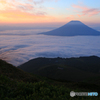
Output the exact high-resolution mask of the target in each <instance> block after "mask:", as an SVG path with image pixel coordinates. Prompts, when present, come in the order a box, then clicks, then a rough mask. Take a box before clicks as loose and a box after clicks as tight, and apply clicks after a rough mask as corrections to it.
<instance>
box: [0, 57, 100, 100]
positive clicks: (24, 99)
mask: <svg viewBox="0 0 100 100" xmlns="http://www.w3.org/2000/svg"><path fill="white" fill-rule="evenodd" d="M57 59H58V58H57ZM59 66H60V65H59ZM56 67H58V65H57V66H56ZM98 79H99V78H98ZM92 81H93V80H92ZM71 91H75V92H98V93H100V84H94V83H87V82H70V81H66V82H60V81H59V80H52V79H48V78H46V77H42V76H37V75H33V74H29V73H27V72H24V71H22V70H20V69H18V68H16V67H14V66H13V65H11V64H8V63H6V62H5V61H2V60H0V100H100V96H97V97H85V96H83V97H80V96H75V97H73V98H72V97H70V92H71Z"/></svg>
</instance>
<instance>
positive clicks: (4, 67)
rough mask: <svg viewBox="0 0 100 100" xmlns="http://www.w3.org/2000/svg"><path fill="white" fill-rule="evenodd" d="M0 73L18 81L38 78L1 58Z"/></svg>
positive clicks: (31, 80) (34, 80)
mask: <svg viewBox="0 0 100 100" xmlns="http://www.w3.org/2000/svg"><path fill="white" fill-rule="evenodd" d="M0 75H5V76H7V77H8V78H10V79H12V80H13V79H16V80H18V81H26V82H27V81H28V82H29V81H30V82H37V81H38V79H37V78H36V77H35V76H32V75H30V74H29V73H27V72H24V71H22V70H20V69H18V68H16V67H15V66H13V65H11V64H9V63H7V62H5V61H3V60H0Z"/></svg>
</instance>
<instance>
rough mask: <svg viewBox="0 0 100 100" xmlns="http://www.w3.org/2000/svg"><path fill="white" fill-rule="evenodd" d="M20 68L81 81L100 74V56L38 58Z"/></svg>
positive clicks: (58, 77)
mask: <svg viewBox="0 0 100 100" xmlns="http://www.w3.org/2000/svg"><path fill="white" fill-rule="evenodd" d="M18 68H20V69H22V70H24V71H26V72H30V73H33V74H37V75H41V76H45V77H48V78H52V79H58V80H70V81H72V80H73V81H79V80H83V79H86V78H90V77H95V76H100V58H99V57H96V56H90V57H79V58H59V57H58V58H36V59H33V60H30V61H28V62H26V63H24V64H22V65H20V66H18Z"/></svg>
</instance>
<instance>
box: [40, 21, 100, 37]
mask: <svg viewBox="0 0 100 100" xmlns="http://www.w3.org/2000/svg"><path fill="white" fill-rule="evenodd" d="M39 34H44V35H54V36H81V35H82V36H98V35H100V32H99V31H96V30H94V29H92V28H90V27H88V26H87V25H85V24H83V23H82V22H80V21H70V22H69V23H67V24H65V25H64V26H62V27H59V28H57V29H54V30H52V31H48V32H43V33H39Z"/></svg>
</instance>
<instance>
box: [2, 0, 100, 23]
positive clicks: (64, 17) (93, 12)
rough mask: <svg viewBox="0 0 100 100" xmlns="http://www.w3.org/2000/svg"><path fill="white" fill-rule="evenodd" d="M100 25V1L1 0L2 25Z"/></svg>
mask: <svg viewBox="0 0 100 100" xmlns="http://www.w3.org/2000/svg"><path fill="white" fill-rule="evenodd" d="M70 20H80V21H82V22H85V23H94V24H100V0H0V23H53V22H55V23H56V22H57V23H58V22H61V23H63V22H65V23H67V22H69V21H70Z"/></svg>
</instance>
